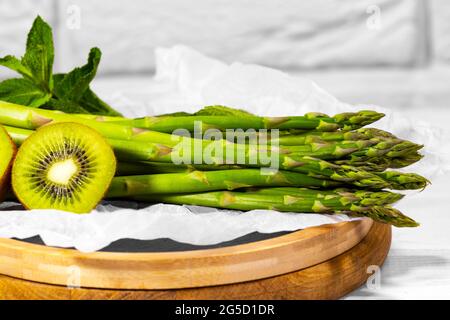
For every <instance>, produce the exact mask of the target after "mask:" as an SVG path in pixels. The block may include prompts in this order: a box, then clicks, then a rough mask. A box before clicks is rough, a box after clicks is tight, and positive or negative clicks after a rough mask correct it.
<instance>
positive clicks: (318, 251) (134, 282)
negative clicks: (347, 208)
mask: <svg viewBox="0 0 450 320" xmlns="http://www.w3.org/2000/svg"><path fill="white" fill-rule="evenodd" d="M371 225H372V220H370V219H362V220H358V221H353V222H343V223H338V224H331V225H324V226H319V227H314V228H308V229H305V230H301V231H297V232H292V233H289V234H286V235H283V236H280V237H275V238H272V239H268V240H263V241H257V242H252V243H247V244H242V245H237V246H229V247H223V248H217V249H208V250H191V251H182V252H158V253H118V252H94V253H82V252H79V251H77V250H72V249H61V248H54V247H47V246H44V245H36V244H30V243H26V242H23V241H18V240H13V239H0V259H1V263H0V274H4V275H9V276H13V277H16V278H21V279H26V280H32V281H38V282H44V283H50V284H57V285H74V284H76V285H80V286H82V287H91V288H112V289H179V288H193V287H204V286H214V285H221V284H230V283H237V282H243V281H249V280H255V279H262V278H267V277H271V276H275V275H280V274H283V273H288V272H292V271H296V270H299V269H303V268H306V267H309V266H312V265H315V264H317V263H320V262H323V261H325V260H328V259H331V258H333V257H335V256H337V255H339V254H341V253H342V252H344V251H346V250H348V249H350V248H352V247H353V246H355V245H356V244H357V243H358V242H360V241H361V239H362V238H364V237H365V236H366V234H367V232H368V231H369V229H370V227H371Z"/></svg>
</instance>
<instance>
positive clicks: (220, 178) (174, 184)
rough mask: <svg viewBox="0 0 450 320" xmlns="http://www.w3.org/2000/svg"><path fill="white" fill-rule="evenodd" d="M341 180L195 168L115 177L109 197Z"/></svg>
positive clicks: (329, 183) (316, 184)
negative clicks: (179, 171)
mask: <svg viewBox="0 0 450 320" xmlns="http://www.w3.org/2000/svg"><path fill="white" fill-rule="evenodd" d="M340 185H341V186H342V183H339V182H337V181H330V180H322V179H317V178H313V177H309V176H307V175H305V174H301V173H296V172H289V171H277V172H275V173H273V174H270V175H262V174H261V172H260V171H259V170H258V169H234V170H217V171H192V172H182V173H166V174H150V175H139V176H124V177H115V178H114V179H113V181H112V183H111V185H110V187H109V191H108V193H107V197H109V198H117V197H126V196H135V195H145V194H156V193H164V194H167V193H191V192H204V191H213V190H234V189H237V188H243V187H251V186H253V187H268V186H274V187H282V186H296V187H305V186H307V187H316V188H319V187H326V188H328V187H336V186H340Z"/></svg>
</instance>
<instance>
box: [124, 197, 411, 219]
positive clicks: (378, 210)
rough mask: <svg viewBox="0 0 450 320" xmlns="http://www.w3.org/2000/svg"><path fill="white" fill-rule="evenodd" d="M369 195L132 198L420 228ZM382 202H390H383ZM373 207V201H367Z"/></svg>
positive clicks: (134, 198)
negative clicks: (322, 215) (366, 219)
mask: <svg viewBox="0 0 450 320" xmlns="http://www.w3.org/2000/svg"><path fill="white" fill-rule="evenodd" d="M365 192H368V191H362V190H361V191H360V192H359V194H358V195H356V194H355V193H351V192H350V193H347V194H345V195H339V194H337V195H334V194H333V195H323V194H322V190H317V191H316V193H314V192H313V191H308V192H303V193H302V191H301V190H299V191H298V192H296V193H293V194H289V192H286V194H282V193H281V194H280V193H276V192H273V193H272V192H270V190H268V191H267V192H266V193H264V194H260V193H258V192H249V191H246V192H236V191H233V192H231V191H214V192H206V193H193V194H153V195H145V196H132V197H131V199H133V200H137V201H146V202H165V203H173V204H189V205H200V206H207V207H216V208H224V209H236V210H244V211H247V210H254V209H269V210H277V211H286V212H302V213H329V214H338V213H347V214H349V215H355V216H364V217H370V218H372V219H373V220H375V221H379V222H384V223H389V224H392V225H394V226H397V227H415V226H417V225H418V223H417V222H415V221H414V220H413V219H411V218H409V217H406V216H405V215H403V214H402V213H401V212H400V211H398V210H396V209H394V208H391V207H389V206H386V205H385V203H386V202H389V201H392V200H393V198H392V196H391V195H387V196H386V197H385V196H384V193H383V192H381V193H380V192H379V193H377V194H376V195H373V194H368V195H367V196H363V194H364V193H365ZM373 198H378V199H380V200H379V202H380V205H369V206H365V205H363V204H362V202H365V199H373ZM382 199H389V200H386V201H383V200H382ZM368 201H369V202H370V203H372V202H373V201H372V200H368Z"/></svg>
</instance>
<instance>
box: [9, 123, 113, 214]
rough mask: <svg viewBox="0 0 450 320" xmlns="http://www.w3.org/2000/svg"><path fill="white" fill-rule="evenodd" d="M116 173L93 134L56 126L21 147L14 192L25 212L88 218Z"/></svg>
mask: <svg viewBox="0 0 450 320" xmlns="http://www.w3.org/2000/svg"><path fill="white" fill-rule="evenodd" d="M115 170H116V158H115V156H114V153H113V150H112V148H111V147H110V145H109V144H108V142H107V141H106V140H105V139H104V138H103V137H102V136H101V135H100V134H99V133H98V132H97V131H95V130H94V129H91V128H89V127H87V126H84V125H82V124H78V123H71V122H63V123H56V124H51V125H47V126H44V127H42V128H40V129H38V130H37V131H36V132H35V133H33V134H32V135H30V136H29V137H28V139H26V140H25V141H24V143H23V144H22V145H21V147H20V149H19V151H18V152H17V156H16V159H15V161H14V164H13V169H12V187H13V191H14V193H15V194H16V197H17V198H18V199H19V201H20V202H21V203H22V204H23V205H24V207H25V208H27V209H58V210H64V211H70V212H75V213H88V212H90V211H91V210H92V209H93V208H95V206H96V205H97V204H98V203H99V202H100V200H101V199H102V198H103V196H104V194H105V193H106V191H107V189H108V187H109V185H110V183H111V180H112V178H113V176H114V173H115Z"/></svg>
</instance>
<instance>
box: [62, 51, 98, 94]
mask: <svg viewBox="0 0 450 320" xmlns="http://www.w3.org/2000/svg"><path fill="white" fill-rule="evenodd" d="M101 56H102V53H101V51H100V49H98V48H92V49H91V51H90V52H89V57H88V62H87V64H85V65H84V66H82V67H80V68H75V69H73V70H72V71H70V72H69V73H67V74H65V75H64V76H63V77H62V79H61V76H59V77H58V82H57V83H56V84H55V89H54V93H55V95H56V96H57V97H58V98H59V99H63V100H72V101H76V102H78V101H80V100H81V98H82V96H83V94H84V93H85V91H86V90H87V89H88V88H89V83H91V81H92V79H94V77H95V74H96V73H97V68H98V64H99V63H100V58H101Z"/></svg>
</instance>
